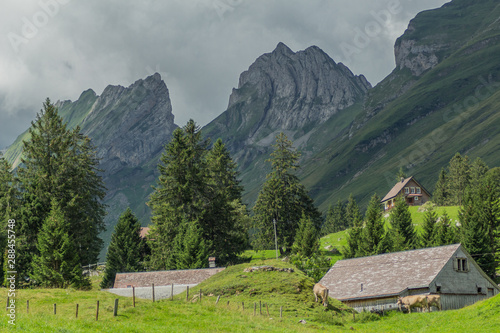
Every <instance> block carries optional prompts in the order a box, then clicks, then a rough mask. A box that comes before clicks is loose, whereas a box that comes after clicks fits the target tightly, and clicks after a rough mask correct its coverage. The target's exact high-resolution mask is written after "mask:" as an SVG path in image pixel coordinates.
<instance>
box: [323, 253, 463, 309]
mask: <svg viewBox="0 0 500 333" xmlns="http://www.w3.org/2000/svg"><path fill="white" fill-rule="evenodd" d="M459 247H460V244H454V245H447V246H440V247H432V248H426V249H419V250H411V251H404V252H394V253H387V254H381V255H376V256H371V257H363V258H355V259H347V260H340V261H337V262H336V263H335V265H334V266H333V267H332V268H330V270H329V271H328V273H326V275H325V276H324V277H323V278H322V279H321V281H320V282H319V283H321V284H322V285H324V286H326V287H327V288H328V289H329V292H330V294H329V295H330V296H331V297H333V298H336V299H338V300H352V299H362V298H372V297H375V296H376V297H383V296H392V295H398V294H399V293H401V292H402V291H404V290H405V289H406V288H410V289H412V288H419V287H428V286H429V284H430V283H431V282H432V281H433V280H434V278H435V277H436V275H437V274H438V273H439V272H440V271H441V270H442V269H443V267H444V265H445V264H446V263H447V262H448V260H450V258H451V257H452V256H453V254H454V253H455V252H456V251H457V250H458V248H459ZM361 284H363V290H361Z"/></svg>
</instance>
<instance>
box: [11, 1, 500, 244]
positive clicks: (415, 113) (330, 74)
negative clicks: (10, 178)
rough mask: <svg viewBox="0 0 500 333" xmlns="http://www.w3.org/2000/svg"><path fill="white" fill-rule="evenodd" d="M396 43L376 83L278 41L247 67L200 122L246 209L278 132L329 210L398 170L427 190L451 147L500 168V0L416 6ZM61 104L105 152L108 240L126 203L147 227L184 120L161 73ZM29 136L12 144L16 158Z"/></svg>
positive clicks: (376, 188) (361, 198)
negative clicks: (227, 164) (214, 113)
mask: <svg viewBox="0 0 500 333" xmlns="http://www.w3.org/2000/svg"><path fill="white" fill-rule="evenodd" d="M394 52H395V62H396V67H395V68H394V70H393V71H392V72H391V73H390V74H389V75H388V76H387V77H386V78H385V79H384V80H382V81H381V82H380V83H379V84H377V85H376V86H375V87H372V86H371V85H370V83H369V82H368V81H367V80H366V78H365V77H364V76H362V75H359V76H356V75H354V74H353V73H352V72H351V71H350V70H349V69H348V68H347V67H346V66H345V65H343V64H342V63H336V62H335V61H334V60H333V59H331V58H330V57H329V56H328V55H327V54H326V53H325V52H323V51H322V50H321V49H320V48H319V47H317V46H311V47H309V48H307V49H305V50H303V51H299V52H293V51H292V50H290V49H289V48H288V47H287V46H286V45H285V44H283V43H279V44H278V45H277V47H276V49H275V50H273V51H272V52H270V53H267V54H264V55H262V56H260V57H259V58H258V59H256V61H255V62H254V63H253V64H251V65H250V67H249V68H248V70H247V71H245V72H243V73H242V74H241V75H240V79H239V83H238V87H237V88H235V89H233V91H232V92H231V94H230V97H229V103H228V107H227V109H226V111H224V112H223V113H222V114H220V115H219V116H218V117H217V118H216V119H214V120H213V121H212V122H210V123H209V124H208V125H206V126H205V127H204V128H203V129H202V131H203V133H204V135H205V136H206V137H207V138H211V139H212V141H215V140H216V139H217V138H219V137H220V138H222V139H223V141H224V142H225V143H226V145H227V147H228V148H229V150H230V151H231V153H232V156H233V158H234V159H235V161H236V162H237V163H238V165H239V171H240V177H241V180H242V184H243V186H244V187H245V196H244V201H245V202H246V203H248V204H250V207H251V205H252V203H253V202H254V201H255V199H256V198H257V195H258V191H259V189H260V186H261V184H262V183H263V181H264V180H265V175H266V173H267V172H268V171H269V168H270V165H269V163H267V162H266V160H267V159H268V158H269V153H270V151H271V150H272V147H271V145H272V143H273V141H274V137H275V135H276V134H277V133H279V132H281V131H283V132H285V134H287V136H288V137H289V138H290V139H291V140H293V141H294V144H295V146H296V147H297V148H298V149H299V150H300V151H301V153H302V156H301V161H300V163H301V166H302V168H301V169H300V171H299V173H298V175H299V177H300V179H301V180H302V182H303V183H304V185H306V187H307V188H308V189H309V190H310V194H311V196H312V197H313V198H314V199H315V202H316V204H317V205H318V206H319V207H320V209H321V210H323V211H325V210H326V209H327V207H328V206H329V205H330V204H334V203H335V202H336V201H337V200H339V199H340V200H345V199H346V198H347V197H348V196H349V194H350V193H352V194H353V195H354V196H355V198H356V199H357V201H358V202H359V203H361V205H364V204H366V203H367V202H368V200H369V198H370V197H371V196H372V195H373V193H375V192H377V193H378V194H379V195H382V196H383V195H384V194H385V193H386V192H387V191H388V190H389V189H390V188H391V187H392V186H393V183H394V182H395V181H396V178H395V177H396V174H397V172H398V170H399V169H400V168H403V170H404V171H405V173H406V174H408V175H413V176H415V177H416V178H417V179H418V180H419V182H420V183H421V184H422V185H424V186H425V187H426V188H427V189H428V190H431V191H432V190H433V187H434V183H435V182H436V180H437V177H438V174H439V171H440V169H441V168H442V167H443V166H445V165H446V164H447V163H448V161H449V160H450V159H451V157H452V156H453V155H454V154H455V153H456V152H460V153H462V154H467V155H468V156H469V157H471V158H476V157H481V158H482V159H483V160H484V161H485V162H486V163H487V164H488V165H489V166H490V167H493V166H500V154H498V149H499V146H500V137H499V136H500V131H499V128H500V114H499V112H497V110H498V109H499V107H500V58H498V54H500V4H499V3H498V2H497V1H494V0H475V1H473V0H454V1H451V2H450V3H447V4H445V5H444V6H442V7H441V8H438V9H435V10H429V11H424V12H421V13H419V14H418V15H417V16H416V17H415V18H414V19H413V20H411V21H410V23H409V25H408V28H407V30H406V31H405V33H404V34H403V35H402V36H401V37H400V38H398V39H397V40H396V42H395V47H394ZM57 106H58V107H59V111H60V114H61V115H62V117H63V118H64V119H65V120H66V121H67V122H68V125H69V126H70V127H74V126H76V125H80V127H81V128H82V131H83V133H84V134H86V135H88V136H89V137H90V138H91V139H92V140H93V143H94V144H95V145H96V147H97V149H98V156H99V157H100V158H101V159H102V160H101V167H102V168H103V169H104V170H105V171H104V173H103V177H104V181H105V183H106V186H107V188H108V195H107V197H106V204H108V205H109V211H108V216H107V218H106V221H107V225H108V231H107V233H106V234H105V235H103V237H104V239H105V241H107V240H108V239H109V235H110V233H111V232H112V229H113V226H114V224H115V223H116V221H117V218H118V216H119V214H120V213H121V212H123V211H124V210H125V208H126V207H127V206H130V207H131V208H132V209H133V210H134V212H135V213H136V214H137V215H138V216H139V217H140V219H141V221H142V223H143V225H146V224H147V223H148V222H149V215H150V212H149V208H147V206H146V205H145V202H146V201H147V197H148V196H149V194H150V193H151V191H152V188H151V185H154V184H155V182H156V179H157V176H158V174H157V170H156V165H157V162H158V159H159V156H160V155H161V153H162V150H163V148H164V145H165V144H166V143H167V142H168V140H169V138H170V135H171V133H172V131H173V130H174V129H175V128H176V127H177V125H176V124H175V123H174V117H173V114H172V106H171V103H170V98H169V94H168V89H167V86H166V85H165V83H164V82H163V81H162V79H161V77H160V75H159V74H154V75H152V76H150V77H147V78H146V79H143V80H138V81H136V82H135V83H134V84H132V85H131V86H130V87H127V88H125V87H120V86H108V87H107V88H106V89H105V90H104V91H103V93H102V94H101V96H97V95H96V94H95V92H94V91H92V90H87V91H85V92H83V93H82V95H81V96H80V98H79V99H78V100H77V101H74V102H72V101H62V102H61V101H60V102H58V103H57ZM23 139H26V133H23V134H21V135H20V136H19V137H18V139H17V140H16V141H15V142H14V143H13V144H12V145H11V146H10V147H9V149H8V150H7V152H6V153H5V156H6V157H7V158H8V160H9V161H10V162H11V163H14V164H15V165H16V164H17V163H18V161H19V156H20V154H21V147H22V145H21V142H22V140H23Z"/></svg>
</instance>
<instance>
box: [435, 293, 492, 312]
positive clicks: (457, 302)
mask: <svg viewBox="0 0 500 333" xmlns="http://www.w3.org/2000/svg"><path fill="white" fill-rule="evenodd" d="M487 298H488V296H487V295H453V294H441V308H442V310H455V309H461V308H463V307H466V306H469V305H472V304H474V303H476V302H477V301H481V300H483V299H487Z"/></svg>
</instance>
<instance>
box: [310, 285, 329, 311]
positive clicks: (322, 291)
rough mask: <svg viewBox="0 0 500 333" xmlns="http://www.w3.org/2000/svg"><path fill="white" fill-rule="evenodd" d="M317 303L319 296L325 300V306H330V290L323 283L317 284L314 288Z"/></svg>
mask: <svg viewBox="0 0 500 333" xmlns="http://www.w3.org/2000/svg"><path fill="white" fill-rule="evenodd" d="M313 292H314V297H315V300H314V301H315V302H317V301H318V296H320V297H321V299H322V300H323V305H324V306H328V288H327V287H325V286H324V285H322V284H321V283H316V284H315V285H314V288H313Z"/></svg>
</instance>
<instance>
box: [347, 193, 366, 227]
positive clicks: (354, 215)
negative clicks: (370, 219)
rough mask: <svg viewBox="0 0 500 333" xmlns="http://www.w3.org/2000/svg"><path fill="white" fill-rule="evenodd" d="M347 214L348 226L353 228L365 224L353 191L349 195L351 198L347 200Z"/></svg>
mask: <svg viewBox="0 0 500 333" xmlns="http://www.w3.org/2000/svg"><path fill="white" fill-rule="evenodd" d="M345 215H346V223H347V227H348V228H352V227H355V226H358V227H360V226H362V225H363V216H362V215H361V212H360V210H359V206H358V204H357V202H356V199H354V196H353V195H352V193H351V194H350V195H349V199H348V200H347V206H346V208H345Z"/></svg>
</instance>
